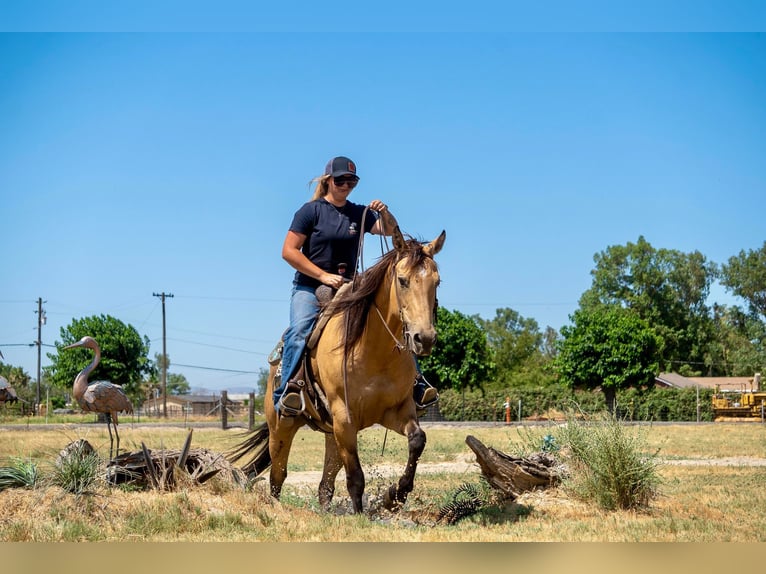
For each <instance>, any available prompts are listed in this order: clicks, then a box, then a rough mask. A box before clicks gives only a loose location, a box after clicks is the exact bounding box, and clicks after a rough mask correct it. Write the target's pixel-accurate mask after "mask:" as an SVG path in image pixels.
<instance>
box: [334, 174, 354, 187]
mask: <svg viewBox="0 0 766 574" xmlns="http://www.w3.org/2000/svg"><path fill="white" fill-rule="evenodd" d="M332 181H333V183H334V184H335V185H336V186H337V187H341V186H342V185H346V184H348V185H349V186H351V187H354V186H356V184H357V183H359V178H358V177H356V176H355V175H341V176H340V177H334V178H332Z"/></svg>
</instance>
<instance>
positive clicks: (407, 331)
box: [391, 227, 447, 355]
mask: <svg viewBox="0 0 766 574" xmlns="http://www.w3.org/2000/svg"><path fill="white" fill-rule="evenodd" d="M446 236H447V234H446V232H444V231H442V232H441V234H440V235H439V237H437V238H436V239H434V240H433V241H431V242H430V243H420V242H417V241H405V239H404V237H403V236H402V233H401V231H399V228H398V227H397V228H396V229H395V231H394V233H393V236H392V239H393V243H394V248H395V249H396V252H397V256H398V257H397V262H396V265H394V268H393V269H394V271H393V275H394V276H393V280H392V282H391V292H392V293H391V295H392V297H395V298H396V301H397V302H398V305H399V309H400V312H401V318H402V322H403V323H404V342H405V345H406V346H407V348H408V349H409V350H410V351H411V352H413V353H414V354H416V355H428V354H430V353H431V349H432V348H433V346H434V343H435V342H436V329H435V328H434V319H435V310H436V288H437V287H438V286H439V270H438V268H437V266H436V262H435V261H434V259H433V257H434V255H436V254H437V253H438V252H439V251H440V250H441V248H442V246H443V245H444V239H445V238H446Z"/></svg>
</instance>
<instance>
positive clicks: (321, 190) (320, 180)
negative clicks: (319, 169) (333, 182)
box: [309, 175, 332, 201]
mask: <svg viewBox="0 0 766 574" xmlns="http://www.w3.org/2000/svg"><path fill="white" fill-rule="evenodd" d="M331 177H332V176H330V175H319V176H317V177H315V178H314V179H312V180H311V181H310V182H309V185H311V184H312V183H314V182H316V187H315V188H314V195H312V196H311V201H316V200H317V199H319V198H320V197H324V196H325V195H327V192H328V191H330V178H331Z"/></svg>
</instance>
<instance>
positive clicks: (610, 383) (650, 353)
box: [554, 305, 662, 411]
mask: <svg viewBox="0 0 766 574" xmlns="http://www.w3.org/2000/svg"><path fill="white" fill-rule="evenodd" d="M571 319H572V322H573V324H572V325H566V326H564V327H562V329H561V334H562V336H563V339H562V340H561V341H560V343H559V354H558V356H557V357H556V359H555V362H554V364H555V368H556V371H557V372H558V373H559V375H560V377H561V381H562V382H563V383H564V384H566V385H568V386H570V387H571V388H573V389H590V390H593V389H597V388H601V390H602V392H603V393H604V398H605V399H606V404H607V407H608V408H609V409H610V411H611V410H612V409H613V408H614V404H615V397H616V392H617V391H618V390H622V389H626V388H628V387H636V388H640V387H642V386H651V385H653V384H654V377H655V375H656V374H657V371H658V362H657V357H659V353H660V351H661V349H662V339H661V338H660V337H659V336H658V335H657V334H656V333H655V332H654V330H652V328H651V327H650V326H649V325H648V323H647V322H646V321H644V320H643V319H641V318H640V317H639V316H638V314H637V313H636V312H635V311H632V310H630V309H624V308H622V307H618V306H616V305H609V306H602V307H601V308H598V309H578V310H577V311H575V313H574V315H573V316H572V317H571Z"/></svg>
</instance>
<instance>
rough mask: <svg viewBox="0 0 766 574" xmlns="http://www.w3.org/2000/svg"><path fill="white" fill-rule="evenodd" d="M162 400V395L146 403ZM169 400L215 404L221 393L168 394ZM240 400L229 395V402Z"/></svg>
mask: <svg viewBox="0 0 766 574" xmlns="http://www.w3.org/2000/svg"><path fill="white" fill-rule="evenodd" d="M160 400H162V396H159V397H157V398H156V399H148V400H146V401H145V402H146V403H152V402H154V401H160ZM167 400H168V401H170V402H174V403H182V404H190V403H203V404H213V403H218V402H219V401H220V400H221V396H220V395H168V399H167ZM238 402H240V401H238V400H235V399H232V398H231V397H227V404H232V403H238Z"/></svg>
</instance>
